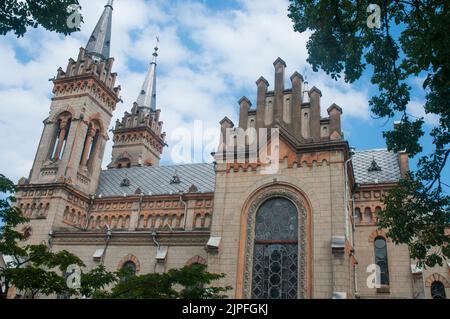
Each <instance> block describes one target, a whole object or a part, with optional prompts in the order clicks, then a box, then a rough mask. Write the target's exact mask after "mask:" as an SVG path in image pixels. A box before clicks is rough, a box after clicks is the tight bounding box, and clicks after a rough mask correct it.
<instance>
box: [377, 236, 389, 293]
mask: <svg viewBox="0 0 450 319" xmlns="http://www.w3.org/2000/svg"><path fill="white" fill-rule="evenodd" d="M374 246H375V264H377V265H378V266H379V267H380V284H381V285H389V270H388V256H387V246H386V239H384V238H383V237H380V236H379V237H377V238H375V241H374Z"/></svg>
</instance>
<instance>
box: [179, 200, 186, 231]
mask: <svg viewBox="0 0 450 319" xmlns="http://www.w3.org/2000/svg"><path fill="white" fill-rule="evenodd" d="M183 194H184V193H183V192H182V191H180V202H181V203H182V204H183V206H184V225H183V226H184V230H186V222H187V203H186V202H185V201H184V200H183Z"/></svg>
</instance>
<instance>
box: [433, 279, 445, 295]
mask: <svg viewBox="0 0 450 319" xmlns="http://www.w3.org/2000/svg"><path fill="white" fill-rule="evenodd" d="M431 297H432V298H433V299H445V298H446V297H445V287H444V284H443V283H442V282H440V281H435V282H433V283H432V284H431Z"/></svg>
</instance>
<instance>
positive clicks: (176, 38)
mask: <svg viewBox="0 0 450 319" xmlns="http://www.w3.org/2000/svg"><path fill="white" fill-rule="evenodd" d="M105 3H106V0H90V1H89V0H80V4H81V6H82V10H81V11H82V14H83V16H84V24H82V27H81V31H80V32H77V33H74V34H72V35H70V36H67V37H64V36H62V35H58V34H55V33H52V32H49V31H46V30H44V29H42V28H38V29H33V30H30V31H28V32H27V33H26V34H25V36H24V37H23V38H19V39H17V38H16V37H15V36H14V35H13V34H8V35H7V36H2V37H1V38H0V70H1V71H2V76H1V77H0V136H1V137H0V149H1V152H0V173H3V174H5V175H6V176H7V177H9V178H10V179H12V180H13V181H17V180H18V179H19V178H20V177H22V176H25V177H27V176H28V174H29V171H30V169H31V166H32V164H33V160H34V156H35V153H36V150H37V146H38V143H39V139H40V136H41V133H42V129H43V123H42V122H43V120H44V119H45V118H46V117H47V116H48V114H49V107H50V103H51V91H52V82H50V81H49V79H51V78H53V76H55V75H56V70H57V69H58V68H59V67H62V68H63V69H65V68H66V65H67V61H68V59H69V58H71V57H72V58H74V59H76V57H77V54H78V50H79V48H80V47H82V46H85V45H86V43H87V40H88V38H89V35H90V33H91V32H92V30H93V28H94V26H95V24H96V22H97V20H98V18H99V17H100V15H101V13H102V11H103V6H104V4H105ZM288 5H289V1H288V0H264V1H261V0H220V1H219V0H197V1H195V0H190V1H189V0H188V1H185V0H183V1H181V0H179V1H177V0H173V1H168V0H147V1H145V0H116V1H115V2H114V13H113V30H112V44H111V55H112V56H113V57H114V59H115V64H114V68H113V71H115V72H117V73H118V84H120V85H121V87H122V91H121V97H122V100H123V103H119V104H118V105H117V109H116V111H115V112H114V118H113V120H112V121H111V125H110V128H111V127H112V126H113V124H114V123H115V121H116V119H119V118H121V117H122V116H123V113H124V112H125V111H126V110H130V109H131V107H132V103H133V102H134V101H135V100H136V98H137V96H138V93H139V91H140V87H141V85H142V82H143V81H144V77H145V73H146V72H147V68H148V66H149V62H150V61H151V58H152V53H153V47H154V46H155V43H156V36H158V37H159V39H160V43H159V57H158V71H157V72H158V79H157V106H158V108H160V109H161V119H162V121H164V131H166V132H167V142H168V145H169V147H168V148H166V149H165V150H164V154H163V156H162V161H161V163H162V164H172V163H178V162H177V161H179V157H177V156H175V155H176V152H177V149H176V145H178V144H179V141H180V138H182V137H183V132H186V130H187V132H193V131H198V132H201V131H203V133H204V134H205V135H208V134H207V133H206V132H209V133H211V132H213V133H212V135H213V136H214V139H218V134H219V124H218V123H219V121H220V120H221V119H222V118H223V117H224V116H227V117H229V118H230V119H231V120H232V121H234V123H236V124H237V123H238V108H239V106H238V103H237V101H238V100H239V99H240V98H241V97H242V96H244V95H245V96H247V97H248V98H249V99H250V100H251V101H252V103H253V105H256V84H255V81H256V80H257V79H258V78H259V77H260V76H261V75H262V76H264V77H265V78H266V79H267V80H268V81H269V83H270V87H269V89H273V79H274V67H273V62H274V61H275V60H276V59H277V57H281V58H282V59H283V60H284V61H285V62H286V64H287V69H286V87H290V83H289V82H290V81H289V77H290V75H291V74H292V73H294V71H298V72H299V73H301V74H303V75H304V76H306V77H307V79H308V82H309V85H310V88H311V87H312V86H316V87H318V88H319V89H320V90H321V91H322V94H323V97H322V101H321V104H322V115H323V116H326V109H327V108H328V106H330V105H331V104H332V103H336V104H338V105H339V106H341V107H342V109H343V125H342V127H343V131H344V134H345V138H346V139H347V140H348V141H349V143H350V145H351V146H354V147H356V149H357V150H363V149H370V148H386V145H385V141H384V139H383V137H382V132H383V131H385V130H389V129H391V127H392V121H389V122H386V121H385V120H376V119H374V118H373V117H372V116H371V113H370V110H369V105H368V101H369V99H370V97H371V96H372V94H374V92H375V89H376V88H375V87H373V86H372V85H371V84H370V77H369V76H370V74H368V73H367V72H365V73H364V75H363V77H362V78H361V79H360V80H359V81H357V82H355V83H353V84H347V83H344V82H343V81H334V80H332V79H331V78H330V77H328V76H327V75H326V74H325V73H323V72H317V73H316V72H313V71H312V69H311V67H310V66H309V65H308V63H307V62H306V59H307V49H306V43H307V41H308V38H309V36H310V33H308V32H305V33H302V34H300V33H296V32H294V31H293V27H292V22H291V21H290V19H289V18H288V17H287V13H288V12H287V8H288ZM423 80H424V78H421V77H418V78H414V79H412V80H411V81H410V83H409V84H410V85H411V87H412V88H413V90H412V99H411V103H410V105H409V109H408V111H409V113H410V114H412V115H414V116H417V117H422V116H425V122H426V129H427V130H429V129H430V128H431V127H432V125H435V124H436V123H437V121H438V119H437V118H436V117H433V116H430V115H425V114H424V113H423V108H422V105H423V103H424V96H423V92H422V90H421V86H422V83H423ZM199 123H201V125H200V124H199ZM109 134H110V135H111V133H109ZM210 135H211V134H210ZM110 138H112V136H110ZM214 139H213V140H212V141H210V142H209V145H214V141H215V140H214ZM197 141H198V139H197V137H196V136H193V137H192V156H191V157H190V159H189V160H190V161H193V162H201V161H203V162H211V161H212V158H211V157H210V156H209V150H208V148H204V147H203V145H202V143H197ZM423 142H424V146H425V150H430V147H429V139H427V138H424V140H423ZM111 147H112V142H111V140H110V141H109V143H108V145H107V148H106V151H105V155H104V161H103V167H106V165H108V164H109V162H110V160H111ZM415 162H416V159H413V160H412V161H411V164H412V167H413V168H414V166H415V164H414V163H415ZM448 176H449V174H448V170H446V180H447V183H448ZM448 184H450V183H448Z"/></svg>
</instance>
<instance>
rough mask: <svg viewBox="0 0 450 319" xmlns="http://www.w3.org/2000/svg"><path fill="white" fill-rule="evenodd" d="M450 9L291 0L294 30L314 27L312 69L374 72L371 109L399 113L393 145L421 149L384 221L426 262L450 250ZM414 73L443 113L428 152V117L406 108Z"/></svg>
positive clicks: (356, 0) (405, 2)
mask: <svg viewBox="0 0 450 319" xmlns="http://www.w3.org/2000/svg"><path fill="white" fill-rule="evenodd" d="M372 3H373V4H377V5H378V6H379V8H380V9H381V10H380V24H379V28H377V27H369V25H368V23H367V21H368V19H372V17H371V16H370V14H371V12H370V10H369V12H368V6H369V4H372ZM449 9H450V3H449V2H448V1H445V0H400V1H389V0H371V1H363V0H290V6H289V17H290V18H291V19H292V21H293V24H294V30H295V31H298V32H305V31H306V30H310V31H311V32H312V34H311V37H310V39H309V41H308V44H307V49H308V55H309V57H308V62H309V63H310V64H311V66H312V68H313V70H314V71H318V70H319V69H320V70H323V71H325V72H326V73H327V74H328V75H330V76H331V77H332V78H333V79H335V80H338V79H341V78H343V80H344V81H345V82H349V83H352V82H354V81H356V80H358V79H360V78H361V76H362V75H363V73H364V74H370V75H371V82H372V84H374V85H376V86H377V87H378V94H376V95H375V96H373V97H372V98H371V99H370V101H369V105H370V107H371V110H372V113H373V114H374V115H375V117H377V118H379V119H396V120H399V122H398V124H397V125H395V128H394V129H393V130H386V131H385V132H384V133H383V136H384V137H385V139H386V143H387V146H388V149H389V150H391V151H394V152H399V151H406V152H407V153H408V154H409V156H410V157H414V156H416V155H417V156H420V159H419V161H418V166H417V170H416V171H414V172H410V174H409V175H408V176H407V178H405V179H404V180H402V181H401V182H400V183H399V185H398V186H397V187H396V188H395V189H394V190H392V191H391V192H390V193H389V195H388V196H387V197H386V198H385V199H384V202H385V206H386V207H385V209H384V211H383V213H382V214H381V215H380V218H379V223H378V224H379V227H382V228H385V229H387V230H388V232H387V235H388V236H389V237H390V238H391V239H392V240H393V242H395V243H398V244H408V245H409V248H410V253H411V257H412V258H416V259H417V260H418V261H419V264H426V265H428V266H433V265H436V264H442V262H443V259H445V258H450V249H449V246H448V244H449V241H450V238H449V236H448V234H447V235H446V234H445V229H448V228H449V227H450V210H449V204H450V198H449V196H448V187H449V185H448V184H447V183H446V181H445V179H444V176H443V174H442V172H443V170H444V168H445V166H446V163H447V162H448V157H449V154H450V147H449V142H450V131H449V129H450V36H449V34H450V24H449V23H448V22H449V21H450V10H449ZM371 22H373V21H371ZM415 77H420V78H422V77H423V79H424V80H423V90H424V94H425V97H426V98H425V101H424V104H423V108H424V110H425V112H426V113H427V114H435V115H437V116H438V118H439V125H436V126H434V127H432V129H431V130H430V132H429V133H428V134H429V136H430V138H431V140H432V143H433V150H432V152H431V153H429V154H424V153H423V145H422V144H421V143H422V140H421V138H422V137H423V136H424V134H425V133H426V130H425V129H424V119H423V118H416V117H414V116H412V115H411V114H409V113H408V103H409V102H410V99H411V86H410V85H409V82H408V81H409V80H411V79H412V78H415ZM432 247H433V249H431V248H432Z"/></svg>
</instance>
